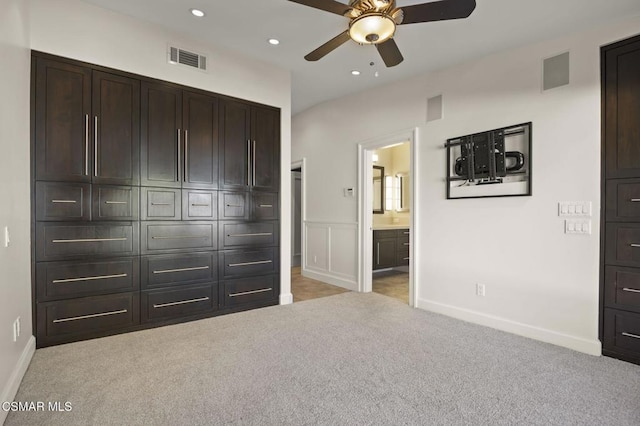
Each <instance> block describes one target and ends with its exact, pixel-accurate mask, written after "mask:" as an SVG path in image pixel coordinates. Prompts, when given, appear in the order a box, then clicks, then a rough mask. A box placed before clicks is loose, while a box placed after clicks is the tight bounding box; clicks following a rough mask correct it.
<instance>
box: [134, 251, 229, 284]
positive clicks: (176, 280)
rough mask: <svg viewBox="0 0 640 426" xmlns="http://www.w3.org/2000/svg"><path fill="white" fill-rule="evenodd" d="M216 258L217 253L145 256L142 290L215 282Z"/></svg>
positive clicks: (216, 272) (216, 271)
mask: <svg viewBox="0 0 640 426" xmlns="http://www.w3.org/2000/svg"><path fill="white" fill-rule="evenodd" d="M217 258H218V253H217V252H209V253H189V254H169V255H154V256H145V257H143V258H142V260H141V262H142V270H141V275H142V288H145V289H148V288H154V287H163V286H170V285H176V284H181V285H185V284H195V283H199V282H213V281H217V280H218V267H217Z"/></svg>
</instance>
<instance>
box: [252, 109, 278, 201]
mask: <svg viewBox="0 0 640 426" xmlns="http://www.w3.org/2000/svg"><path fill="white" fill-rule="evenodd" d="M251 117H252V118H251V124H252V132H251V133H252V137H253V138H252V142H251V143H252V144H253V146H252V154H251V175H252V182H251V185H252V186H253V187H254V188H257V189H262V190H265V191H278V189H279V186H280V113H279V112H278V111H276V110H272V109H267V108H257V107H254V108H252V114H251Z"/></svg>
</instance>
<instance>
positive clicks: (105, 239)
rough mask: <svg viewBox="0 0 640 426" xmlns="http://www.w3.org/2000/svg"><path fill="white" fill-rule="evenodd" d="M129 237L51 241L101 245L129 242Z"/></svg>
mask: <svg viewBox="0 0 640 426" xmlns="http://www.w3.org/2000/svg"><path fill="white" fill-rule="evenodd" d="M127 240H128V238H127V237H122V238H82V239H77V240H51V242H52V243H101V242H106V241H127Z"/></svg>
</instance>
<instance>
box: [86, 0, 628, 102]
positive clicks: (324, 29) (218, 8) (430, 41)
mask: <svg viewBox="0 0 640 426" xmlns="http://www.w3.org/2000/svg"><path fill="white" fill-rule="evenodd" d="M84 1H87V2H89V3H93V4H95V5H98V6H101V7H104V8H107V9H111V10H114V11H118V12H121V13H124V14H127V15H131V16H134V17H137V18H139V19H143V20H146V21H150V22H155V23H158V24H161V25H163V26H165V27H167V28H169V29H172V30H175V31H178V32H180V33H183V34H187V35H189V36H191V37H193V38H196V39H199V40H202V41H204V42H207V43H211V44H214V45H217V46H220V47H223V48H226V49H230V50H234V51H236V52H239V53H241V54H244V55H247V56H250V57H253V58H257V59H260V60H263V61H267V62H270V63H274V64H277V65H279V66H281V67H283V68H285V69H288V70H290V71H291V73H292V104H293V105H292V108H293V113H294V114H295V113H297V112H300V111H303V110H305V109H306V108H309V107H311V106H313V105H315V104H318V103H320V102H323V101H326V100H329V99H334V98H338V97H340V96H343V95H345V94H348V93H354V92H358V91H362V90H365V89H370V88H372V87H374V86H376V85H381V84H384V83H388V82H390V81H395V80H400V79H403V78H406V77H409V76H412V75H416V74H420V73H424V72H428V71H433V70H437V69H442V68H445V67H447V66H450V65H453V64H456V63H460V62H464V61H467V60H470V59H473V58H478V57H482V56H485V55H487V54H490V53H493V52H497V51H500V50H504V49H508V48H511V47H515V46H519V45H523V44H527V43H531V42H535V41H538V40H543V39H550V38H554V37H557V36H559V35H562V34H567V33H571V32H574V31H578V30H580V29H584V28H588V27H593V26H595V25H600V24H604V23H607V22H611V21H614V20H616V19H622V18H625V17H629V16H636V15H640V1H638V0H477V7H476V10H475V11H474V12H473V14H472V15H471V16H470V17H469V18H467V19H461V20H454V21H442V22H431V23H421V24H411V25H404V26H400V27H398V30H397V32H396V35H395V39H396V42H397V44H398V46H399V47H400V50H401V51H402V54H403V55H404V58H405V60H404V62H402V63H401V64H400V65H398V66H396V67H394V68H386V67H385V66H384V64H383V63H382V60H381V59H380V57H379V56H378V53H377V51H376V49H375V47H373V46H359V45H358V44H356V43H355V42H353V41H349V42H347V43H346V44H345V45H343V46H341V47H339V48H338V49H337V50H335V51H333V52H332V53H330V54H329V55H327V56H326V57H324V58H323V59H321V60H320V61H318V62H307V61H305V60H304V58H303V57H304V55H306V54H307V53H309V52H310V51H312V50H314V49H315V48H317V47H318V46H320V45H321V44H323V43H324V42H326V41H328V40H329V39H331V38H333V37H334V36H336V35H337V34H339V33H340V32H342V31H344V30H346V29H347V24H348V20H347V18H344V17H341V16H338V15H334V14H331V13H328V12H324V11H321V10H317V9H313V8H310V7H306V6H302V5H299V4H296V3H292V2H289V1H287V0H84ZM342 2H343V3H347V2H348V1H347V0H342ZM425 2H427V0H397V5H398V6H399V7H402V6H407V5H410V4H417V3H425ZM190 8H198V9H202V10H203V11H205V12H206V16H205V17H204V18H200V19H198V18H195V17H193V16H192V15H191V13H190V12H189V9H190ZM271 37H274V38H277V39H279V40H280V42H281V43H280V45H279V46H271V45H269V44H268V43H267V39H269V38H271ZM370 62H374V63H375V65H374V66H370V65H369V63H370ZM354 69H357V70H360V71H361V72H362V74H361V75H360V76H358V77H354V76H352V75H351V70H354ZM375 71H378V72H379V74H380V75H379V77H374V72H375Z"/></svg>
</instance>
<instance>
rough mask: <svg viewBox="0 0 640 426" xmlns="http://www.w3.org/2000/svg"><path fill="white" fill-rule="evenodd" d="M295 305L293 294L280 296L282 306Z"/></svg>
mask: <svg viewBox="0 0 640 426" xmlns="http://www.w3.org/2000/svg"><path fill="white" fill-rule="evenodd" d="M292 303H293V294H291V293H287V294H281V295H280V304H281V305H290V304H292Z"/></svg>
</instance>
